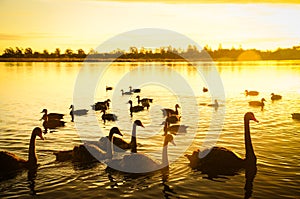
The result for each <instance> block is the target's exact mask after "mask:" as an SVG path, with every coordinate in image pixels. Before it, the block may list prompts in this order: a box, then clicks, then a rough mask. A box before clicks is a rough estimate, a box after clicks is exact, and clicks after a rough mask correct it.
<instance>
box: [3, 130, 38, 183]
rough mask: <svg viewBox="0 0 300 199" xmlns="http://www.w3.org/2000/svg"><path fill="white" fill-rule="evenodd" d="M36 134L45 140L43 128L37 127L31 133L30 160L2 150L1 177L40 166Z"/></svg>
mask: <svg viewBox="0 0 300 199" xmlns="http://www.w3.org/2000/svg"><path fill="white" fill-rule="evenodd" d="M36 136H39V137H40V138H41V139H42V140H44V137H43V133H42V129H41V128H40V127H35V128H34V129H33V131H32V133H31V138H30V143H29V153H28V160H24V159H22V158H20V157H18V156H16V155H15V154H13V153H10V152H7V151H0V162H1V164H0V179H1V177H3V176H4V177H5V176H8V175H11V174H14V173H15V172H16V171H18V170H21V169H34V168H36V167H37V166H38V164H37V155H36V151H35V139H36Z"/></svg>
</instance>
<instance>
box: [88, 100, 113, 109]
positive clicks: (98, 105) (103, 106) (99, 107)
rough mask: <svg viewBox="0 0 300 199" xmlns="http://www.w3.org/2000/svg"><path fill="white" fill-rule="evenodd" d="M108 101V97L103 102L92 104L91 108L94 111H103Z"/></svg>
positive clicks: (107, 105) (106, 107)
mask: <svg viewBox="0 0 300 199" xmlns="http://www.w3.org/2000/svg"><path fill="white" fill-rule="evenodd" d="M109 102H110V99H107V100H105V101H103V102H97V103H95V104H94V105H92V109H93V110H95V111H103V110H107V109H109Z"/></svg>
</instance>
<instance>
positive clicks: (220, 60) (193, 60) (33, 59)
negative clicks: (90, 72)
mask: <svg viewBox="0 0 300 199" xmlns="http://www.w3.org/2000/svg"><path fill="white" fill-rule="evenodd" d="M297 60H300V59H293V60H291V59H259V60H236V59H227V58H223V59H213V60H209V59H189V60H186V59H160V58H158V59H111V58H106V59H101V58H87V59H86V58H4V57H0V62H198V61H216V62H240V61H248V62H256V61H297Z"/></svg>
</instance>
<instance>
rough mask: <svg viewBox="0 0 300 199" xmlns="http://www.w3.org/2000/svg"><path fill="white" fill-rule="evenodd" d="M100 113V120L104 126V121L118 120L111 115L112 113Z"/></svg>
mask: <svg viewBox="0 0 300 199" xmlns="http://www.w3.org/2000/svg"><path fill="white" fill-rule="evenodd" d="M101 112H103V114H102V117H101V118H102V120H103V122H104V124H105V122H106V120H107V121H116V120H117V119H118V116H116V115H115V114H112V113H106V111H105V110H102V111H101Z"/></svg>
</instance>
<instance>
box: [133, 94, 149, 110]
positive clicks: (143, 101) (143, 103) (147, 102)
mask: <svg viewBox="0 0 300 199" xmlns="http://www.w3.org/2000/svg"><path fill="white" fill-rule="evenodd" d="M136 98H138V105H140V103H141V104H142V106H143V107H147V109H149V107H150V103H152V102H153V99H150V98H143V99H141V98H140V96H139V95H138V96H136Z"/></svg>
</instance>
